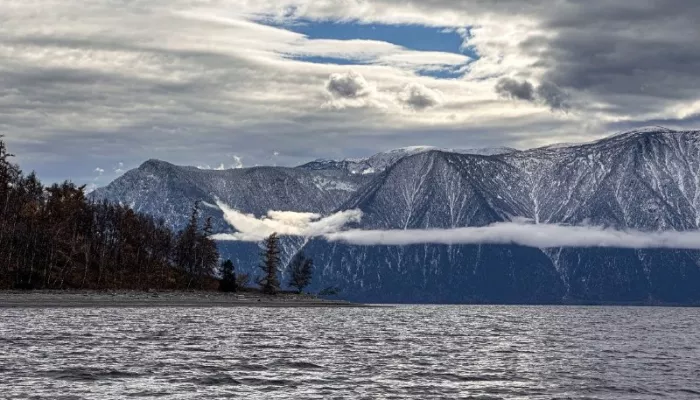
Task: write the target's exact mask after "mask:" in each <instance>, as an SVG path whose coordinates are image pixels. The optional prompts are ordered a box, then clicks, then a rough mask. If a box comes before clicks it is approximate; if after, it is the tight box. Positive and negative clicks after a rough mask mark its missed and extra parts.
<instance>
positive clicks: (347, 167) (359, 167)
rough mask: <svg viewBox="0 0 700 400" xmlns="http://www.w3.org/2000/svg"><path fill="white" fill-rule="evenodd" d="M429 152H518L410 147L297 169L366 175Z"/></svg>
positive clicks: (485, 154) (323, 161) (502, 148)
mask: <svg viewBox="0 0 700 400" xmlns="http://www.w3.org/2000/svg"><path fill="white" fill-rule="evenodd" d="M429 151H443V152H447V153H460V154H476V155H483V156H492V155H498V154H507V153H513V152H517V151H518V150H516V149H512V148H510V147H493V148H483V149H442V148H439V147H433V146H410V147H402V148H399V149H393V150H389V151H385V152H381V153H377V154H375V155H373V156H371V157H368V158H349V159H345V160H340V161H338V160H326V159H320V160H316V161H312V162H310V163H308V164H304V165H302V166H300V167H299V168H302V169H311V170H326V169H339V170H343V171H347V172H349V173H351V174H362V175H368V174H375V173H378V172H383V171H384V170H386V169H387V168H388V167H390V166H392V165H394V164H395V163H396V162H397V161H399V160H400V159H402V158H405V157H408V156H412V155H416V154H421V153H426V152H429Z"/></svg>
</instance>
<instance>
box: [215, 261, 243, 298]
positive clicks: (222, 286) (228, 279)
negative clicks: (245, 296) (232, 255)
mask: <svg viewBox="0 0 700 400" xmlns="http://www.w3.org/2000/svg"><path fill="white" fill-rule="evenodd" d="M221 275H222V278H221V281H220V282H219V290H220V291H222V292H235V291H236V290H238V282H237V281H236V271H235V267H234V265H233V262H232V261H231V260H226V261H224V263H223V264H221Z"/></svg>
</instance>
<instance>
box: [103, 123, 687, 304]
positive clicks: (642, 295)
mask: <svg viewBox="0 0 700 400" xmlns="http://www.w3.org/2000/svg"><path fill="white" fill-rule="evenodd" d="M93 196H94V197H95V198H97V199H107V200H110V201H115V202H121V203H124V204H128V205H130V206H132V207H133V208H134V209H136V210H138V211H142V212H146V213H150V214H153V215H156V216H159V217H162V218H164V219H165V220H166V221H167V222H168V224H170V225H171V226H172V227H173V228H175V229H179V228H181V227H182V226H183V225H184V224H185V223H186V221H187V219H188V216H189V211H190V209H191V207H192V204H193V203H194V202H195V201H201V202H203V204H205V205H209V206H208V207H204V212H205V213H206V215H208V216H211V217H213V219H214V221H215V228H216V230H217V231H218V232H230V231H231V230H232V228H231V227H230V226H229V225H228V224H227V223H226V222H225V221H224V220H223V218H222V212H221V211H220V210H219V209H218V208H217V207H214V206H212V205H213V204H214V203H215V202H216V201H217V199H219V200H220V201H222V202H224V203H226V204H227V205H228V206H230V207H232V208H235V209H237V210H239V211H242V212H245V213H252V214H255V215H263V214H265V213H266V212H267V211H269V210H284V211H299V212H314V213H319V214H324V215H325V214H329V213H332V212H335V211H340V210H348V209H360V210H361V211H362V212H363V213H364V215H363V218H362V220H361V222H359V223H356V224H354V225H353V226H352V228H356V229H430V228H456V227H478V226H487V225H490V224H493V223H498V222H507V221H513V220H517V219H523V218H526V219H530V220H532V221H533V222H534V223H556V224H567V225H582V224H592V225H597V226H604V227H610V228H615V229H620V230H628V229H635V230H642V231H667V230H677V231H688V230H697V229H698V228H699V227H700V212H699V210H700V131H674V130H669V129H665V128H659V127H652V128H644V129H638V130H633V131H629V132H624V133H621V134H617V135H615V136H612V137H608V138H606V139H603V140H599V141H596V142H591V143H584V144H567V145H554V146H547V147H542V148H536V149H531V150H524V151H520V150H515V149H509V148H498V149H481V150H452V149H437V148H432V147H412V148H403V149H398V150H394V151H390V152H385V153H379V154H377V155H374V156H372V157H369V158H367V159H353V160H341V161H335V160H317V161H314V162H311V163H308V164H304V165H302V166H299V167H295V168H285V167H256V168H245V169H232V170H225V171H213V170H201V169H197V168H194V167H180V166H175V165H172V164H169V163H166V162H163V161H156V160H150V161H147V162H145V163H144V164H143V165H141V166H140V167H139V168H137V169H134V170H132V171H129V172H127V173H126V174H124V175H123V176H122V177H120V178H118V179H117V180H115V181H114V182H112V183H111V184H110V185H109V186H107V187H105V188H101V189H98V190H96V191H95V192H93ZM283 247H284V250H285V256H286V257H285V259H289V258H290V257H291V256H292V255H293V254H295V253H296V252H297V251H300V250H303V251H304V252H305V253H306V254H307V255H309V256H310V257H312V258H313V259H314V261H315V264H316V276H315V280H314V284H313V286H314V287H313V288H312V289H318V288H322V287H327V286H336V287H339V288H341V290H342V292H341V297H343V298H346V299H350V300H358V301H364V302H435V303H465V302H476V303H481V302H488V303H494V302H495V303H568V302H571V303H682V304H691V303H692V304H695V303H699V302H700V252H698V251H689V250H673V249H639V250H636V249H615V248H575V247H567V248H543V249H538V248H530V247H523V246H518V245H438V244H424V245H408V246H377V245H375V246H358V245H350V244H343V243H337V242H333V243H331V242H327V241H325V240H324V239H308V240H306V239H301V238H285V240H284V241H283ZM220 249H221V252H222V254H223V255H224V256H225V257H230V258H232V259H233V260H234V262H235V263H236V265H237V266H238V268H239V269H240V270H246V271H254V270H255V269H256V266H257V255H258V248H257V245H256V244H251V243H239V242H235V243H231V242H226V243H221V245H220ZM285 273H286V271H282V274H283V275H285Z"/></svg>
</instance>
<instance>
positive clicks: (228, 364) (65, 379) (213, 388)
mask: <svg viewBox="0 0 700 400" xmlns="http://www.w3.org/2000/svg"><path fill="white" fill-rule="evenodd" d="M699 346H700V309H697V308H696V309H693V308H641V307H640V308H636V307H518V306H405V307H404V306H401V307H397V308H376V309H261V308H208V309H207V308H167V309H158V308H141V309H125V308H114V309H109V308H104V309H99V308H92V309H0V398H7V399H13V398H22V399H24V398H34V399H41V398H45V399H125V398H163V399H205V398H227V397H231V398H250V399H336V398H337V399H345V398H348V399H351V398H352V399H356V398H357V399H363V398H364V399H378V398H385V399H429V398H465V399H466V398H475V399H500V398H505V399H551V398H572V399H647V398H648V399H658V398H664V397H666V398H669V399H686V398H687V399H691V398H692V399H698V398H700V347H699Z"/></svg>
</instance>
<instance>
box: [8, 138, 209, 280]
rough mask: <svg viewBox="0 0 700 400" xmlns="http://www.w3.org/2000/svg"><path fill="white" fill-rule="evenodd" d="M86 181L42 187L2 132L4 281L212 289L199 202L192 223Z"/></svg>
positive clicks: (206, 231)
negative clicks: (107, 198)
mask: <svg viewBox="0 0 700 400" xmlns="http://www.w3.org/2000/svg"><path fill="white" fill-rule="evenodd" d="M84 189H85V188H84V187H78V186H76V185H75V184H73V183H70V182H64V183H61V184H54V185H51V186H49V187H44V186H43V185H42V184H41V182H40V181H39V180H38V179H37V177H36V175H35V174H34V173H31V174H28V175H25V174H23V173H22V171H21V170H20V168H19V167H18V166H17V165H15V164H14V163H12V155H11V154H9V153H8V152H7V149H6V147H5V143H4V142H3V141H2V140H1V138H0V288H4V289H8V288H23V289H34V288H36V289H69V288H73V289H135V290H148V289H156V290H172V289H215V288H216V287H218V281H217V280H215V279H214V278H213V275H214V270H215V269H216V268H217V267H218V263H219V254H218V252H217V248H216V244H215V242H214V241H213V240H211V239H210V238H209V236H210V234H211V223H210V221H208V220H207V221H200V220H199V210H198V207H197V206H196V205H195V207H194V209H193V212H192V216H191V218H190V222H189V224H188V226H187V227H186V228H185V229H184V230H183V231H182V232H179V233H175V232H173V231H172V230H171V229H170V228H169V227H168V226H167V225H166V224H165V221H163V220H156V219H154V218H153V217H151V216H148V215H144V214H140V213H137V212H134V210H132V209H130V208H129V207H127V206H124V205H118V204H110V203H107V202H100V203H95V202H93V201H91V200H90V199H88V198H87V196H86V194H85V190H84Z"/></svg>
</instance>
